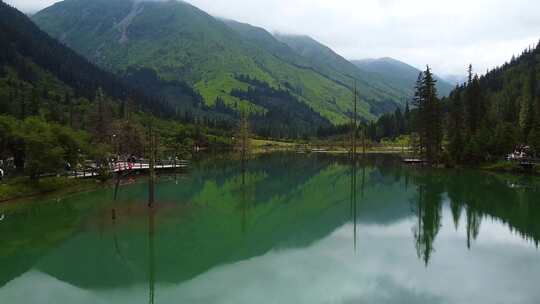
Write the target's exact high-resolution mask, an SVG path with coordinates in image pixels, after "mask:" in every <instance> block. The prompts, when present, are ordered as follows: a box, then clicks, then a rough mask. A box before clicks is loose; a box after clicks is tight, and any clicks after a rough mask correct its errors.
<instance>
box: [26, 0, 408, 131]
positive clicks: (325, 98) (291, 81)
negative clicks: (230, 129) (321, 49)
mask: <svg viewBox="0 0 540 304" xmlns="http://www.w3.org/2000/svg"><path fill="white" fill-rule="evenodd" d="M33 20H34V21H35V22H36V23H37V24H38V25H39V26H40V27H41V28H42V29H43V30H45V31H46V32H48V33H49V34H51V35H52V36H53V37H56V38H58V39H59V40H60V41H62V42H63V43H65V44H66V45H68V46H70V47H72V48H73V49H75V50H76V51H77V52H79V53H80V54H82V55H84V56H85V57H87V58H89V59H90V60H91V61H93V62H95V63H97V64H98V65H100V66H102V67H104V68H106V69H109V70H111V71H114V72H115V73H117V74H119V75H124V74H125V73H126V71H129V70H133V69H141V68H144V69H149V70H153V71H154V72H155V73H156V75H157V76H158V77H159V79H161V80H163V81H167V82H169V81H180V82H185V83H186V84H187V85H188V86H190V87H192V88H193V90H194V91H196V92H197V93H198V94H200V96H201V97H202V99H203V101H204V104H205V105H206V106H209V107H214V106H215V105H216V101H218V100H219V101H220V102H222V103H223V104H224V105H225V106H226V107H227V108H230V109H232V110H233V111H235V112H238V111H239V109H238V108H236V107H237V106H238V107H244V108H247V109H249V111H250V112H251V113H252V114H254V115H259V116H263V115H264V114H266V113H267V112H268V110H269V109H268V108H266V107H265V106H264V105H262V104H259V103H258V102H257V100H253V99H251V100H246V99H242V98H239V97H238V96H235V95H238V94H231V92H233V91H235V92H237V91H238V90H243V91H244V92H245V91H247V90H248V88H249V87H250V86H251V85H250V84H247V83H245V82H242V81H239V80H238V77H237V76H238V75H248V76H249V77H250V78H252V79H256V80H258V81H261V82H265V83H267V84H268V85H269V86H270V87H272V88H273V89H276V90H287V91H288V92H289V93H290V94H291V95H293V96H294V97H295V99H296V100H298V101H299V102H301V103H303V104H305V105H306V106H307V107H309V108H311V109H312V110H313V111H314V112H316V113H317V114H318V115H320V116H322V117H324V118H325V120H327V121H330V122H331V123H334V124H342V123H344V122H346V121H348V120H349V118H350V115H351V113H352V102H351V101H352V92H351V88H352V86H353V83H354V80H355V79H356V80H357V84H358V86H359V93H360V102H359V113H360V114H359V115H360V116H361V117H363V118H364V119H374V118H376V117H377V116H379V115H380V114H382V113H383V112H385V111H388V110H391V111H393V110H394V109H395V107H396V106H397V105H398V104H400V103H402V101H403V98H404V95H403V92H401V91H400V90H395V89H394V88H392V87H389V86H387V85H386V84H385V83H384V82H383V81H381V80H380V79H377V78H376V77H374V78H372V77H371V76H370V75H364V74H363V73H362V72H361V71H359V70H358V69H356V67H354V65H352V64H350V63H349V62H347V61H346V60H345V59H343V58H341V57H339V56H338V55H337V54H335V53H334V54H335V55H334V56H335V58H333V59H332V61H330V62H327V61H324V60H320V58H316V57H311V56H306V54H302V53H299V52H298V51H297V50H295V49H294V48H291V47H290V46H289V45H287V44H285V43H281V42H280V41H278V40H277V39H276V38H275V37H273V36H272V35H271V34H269V33H268V32H266V31H265V30H263V29H260V28H256V27H253V26H250V25H247V24H241V23H237V22H234V21H227V20H220V19H216V18H214V17H212V16H210V15H208V14H206V13H205V12H203V11H201V10H199V9H197V8H195V7H193V6H191V5H189V4H187V3H184V2H180V1H167V2H151V1H132V0H107V1H105V0H95V1H83V0H66V1H63V2H60V3H57V4H55V5H53V6H51V7H49V8H46V9H44V10H43V11H41V12H39V13H37V14H36V15H34V16H33ZM335 62H337V65H334V63H335ZM166 100H167V101H168V102H170V103H171V104H176V105H177V106H178V107H180V108H182V107H184V108H185V104H186V103H188V104H189V103H192V104H193V102H192V99H190V98H188V99H187V100H188V101H186V99H185V98H180V97H178V96H175V95H171V94H168V95H167V96H166ZM277 100H278V99H276V102H277ZM286 102H288V101H287V100H281V103H282V104H283V105H284V104H285V103H286ZM282 114H284V115H288V114H287V113H282ZM310 119H317V117H311V118H310ZM263 120H264V118H263ZM306 123H307V124H306ZM301 125H309V122H308V121H303V122H302V123H301ZM297 127H298V128H299V126H297Z"/></svg>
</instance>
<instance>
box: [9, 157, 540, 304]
mask: <svg viewBox="0 0 540 304" xmlns="http://www.w3.org/2000/svg"><path fill="white" fill-rule="evenodd" d="M148 188H149V187H148V184H147V183H145V181H144V180H143V179H138V180H135V181H134V182H130V181H125V182H123V183H122V185H121V186H120V187H119V189H118V191H117V193H116V199H115V191H114V189H101V190H98V191H94V192H89V193H82V194H76V195H70V196H67V197H60V198H53V199H40V200H36V201H34V202H28V203H21V204H15V205H4V206H0V218H2V214H3V220H1V221H0V303H10V304H15V303H88V304H96V303H230V304H243V303H250V304H251V303H460V304H461V303H489V304H491V303H501V304H502V303H504V304H508V303H527V304H529V303H530V304H534V303H540V287H539V286H540V285H539V281H540V252H539V251H538V249H537V245H538V240H539V239H540V180H539V179H538V178H534V177H523V176H521V177H519V176H512V175H496V174H489V173H483V172H477V171H446V170H439V171H437V170H427V169H419V168H411V167H406V166H402V165H401V164H400V163H399V162H397V161H396V160H395V159H394V158H392V157H387V156H372V157H369V158H368V159H365V160H360V161H359V164H358V166H357V167H354V166H351V165H350V164H349V163H348V162H347V161H346V159H339V158H333V157H330V156H322V155H320V156H317V155H311V156H306V155H269V156H262V157H259V158H257V159H255V160H252V161H250V162H249V164H248V165H247V168H246V169H245V170H242V169H241V168H240V167H239V164H238V163H237V162H234V161H226V160H215V159H212V160H205V161H201V162H198V163H197V164H195V165H194V166H193V168H191V169H190V170H189V172H185V173H182V174H177V175H167V176H161V177H160V178H159V181H158V182H157V184H156V185H155V192H156V194H155V195H156V197H155V201H156V203H155V205H154V208H151V209H149V208H148V207H147V201H148Z"/></svg>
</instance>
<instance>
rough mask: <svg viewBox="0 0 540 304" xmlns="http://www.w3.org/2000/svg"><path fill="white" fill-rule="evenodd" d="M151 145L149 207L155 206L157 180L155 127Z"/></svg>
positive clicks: (151, 135)
mask: <svg viewBox="0 0 540 304" xmlns="http://www.w3.org/2000/svg"><path fill="white" fill-rule="evenodd" d="M148 133H149V144H150V159H149V164H148V172H149V180H148V207H153V206H154V183H155V178H156V172H155V165H156V159H155V158H156V136H155V135H154V130H153V126H152V125H150V128H149V132H148Z"/></svg>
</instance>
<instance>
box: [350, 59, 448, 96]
mask: <svg viewBox="0 0 540 304" xmlns="http://www.w3.org/2000/svg"><path fill="white" fill-rule="evenodd" d="M351 62H352V63H353V64H354V65H356V66H357V67H358V68H359V69H360V70H362V71H364V72H366V73H373V74H377V75H379V76H380V77H381V78H383V79H384V81H385V82H386V83H388V84H390V85H391V86H393V87H396V88H400V89H401V90H403V92H405V93H406V94H407V95H409V96H412V94H413V91H414V84H415V83H416V80H417V79H418V74H420V72H421V71H420V70H418V69H417V68H415V67H413V66H410V65H408V64H406V63H404V62H401V61H399V60H396V59H393V58H388V57H386V58H379V59H363V60H352V61H351ZM436 79H437V89H438V91H439V95H440V96H448V94H450V91H452V89H453V86H452V85H451V84H450V83H448V82H447V81H445V80H443V79H442V78H440V77H436Z"/></svg>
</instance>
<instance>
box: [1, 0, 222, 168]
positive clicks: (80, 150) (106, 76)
mask: <svg viewBox="0 0 540 304" xmlns="http://www.w3.org/2000/svg"><path fill="white" fill-rule="evenodd" d="M0 45H2V47H1V48H0V159H3V160H5V159H13V161H14V165H15V166H17V167H18V168H19V169H21V170H22V168H24V170H25V171H27V174H28V175H30V176H32V177H39V176H40V175H41V174H43V173H52V172H56V171H57V170H62V169H63V168H64V165H65V164H67V163H71V164H78V163H80V162H81V161H82V160H86V159H93V160H97V161H101V160H104V159H106V158H108V157H110V156H111V155H113V154H116V155H119V154H120V155H125V154H135V155H138V156H144V155H145V153H146V151H147V149H146V148H145V146H146V139H147V138H146V137H147V132H146V131H147V130H146V128H147V127H149V126H153V128H154V129H155V134H158V135H159V136H160V138H161V139H160V140H161V145H160V147H161V151H162V152H163V154H168V155H169V156H170V155H175V154H176V155H179V154H180V153H185V152H186V150H187V151H189V150H190V149H191V146H193V144H195V143H197V144H199V145H202V146H208V145H212V144H215V145H220V144H221V145H226V144H228V141H226V140H225V139H224V136H225V134H227V132H228V131H227V130H230V129H231V128H232V126H231V125H227V124H226V123H225V122H220V121H206V124H205V126H204V127H203V126H201V125H200V123H199V124H197V125H192V124H180V123H178V122H176V121H175V120H176V119H178V118H179V117H176V115H175V112H174V108H173V107H171V106H170V105H169V104H167V103H166V102H163V101H161V99H159V98H154V97H153V96H152V95H151V94H149V93H147V92H146V93H140V92H139V91H138V90H135V89H132V88H131V86H130V85H126V84H124V83H123V82H122V81H121V80H119V79H117V77H116V76H114V75H112V74H110V73H108V72H105V71H103V70H101V69H100V68H97V67H95V66H94V65H93V64H91V63H90V62H88V61H87V60H86V59H84V58H83V57H81V56H80V55H78V54H76V53H75V52H74V51H72V50H70V49H68V48H67V47H65V46H63V45H62V44H60V43H58V42H57V41H56V40H54V39H52V38H50V37H49V36H48V35H47V34H46V33H44V32H42V31H41V30H40V29H39V28H38V27H37V26H36V25H34V24H33V23H32V21H31V20H30V19H28V17H27V16H25V15H24V14H22V13H20V12H19V11H17V10H16V9H14V8H12V7H10V6H8V5H6V4H5V3H3V2H0ZM209 125H212V126H215V127H219V128H220V129H221V130H222V131H216V130H217V129H210V128H208V127H206V126H209ZM228 136H230V135H227V137H228ZM4 165H5V164H4Z"/></svg>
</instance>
